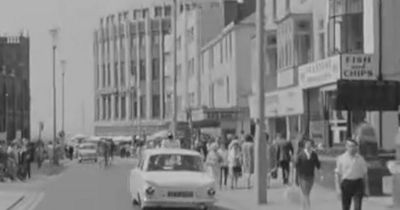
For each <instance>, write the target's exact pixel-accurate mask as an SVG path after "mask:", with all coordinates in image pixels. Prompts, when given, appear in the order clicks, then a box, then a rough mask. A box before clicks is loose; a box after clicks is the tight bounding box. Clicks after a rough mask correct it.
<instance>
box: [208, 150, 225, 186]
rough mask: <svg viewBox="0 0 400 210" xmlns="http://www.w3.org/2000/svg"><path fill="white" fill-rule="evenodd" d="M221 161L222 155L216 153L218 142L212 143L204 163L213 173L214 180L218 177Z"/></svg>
mask: <svg viewBox="0 0 400 210" xmlns="http://www.w3.org/2000/svg"><path fill="white" fill-rule="evenodd" d="M221 162H222V157H221V156H220V155H219V154H218V144H217V143H213V144H212V145H211V146H210V151H209V153H208V155H207V158H206V165H207V166H208V169H209V170H210V172H211V174H212V175H213V177H214V179H215V180H218V179H219V177H220V174H219V173H220V163H221Z"/></svg>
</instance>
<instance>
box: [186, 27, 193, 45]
mask: <svg viewBox="0 0 400 210" xmlns="http://www.w3.org/2000/svg"><path fill="white" fill-rule="evenodd" d="M187 39H188V43H191V42H193V41H194V27H193V26H192V27H190V29H188V30H187Z"/></svg>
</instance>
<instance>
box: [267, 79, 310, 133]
mask: <svg viewBox="0 0 400 210" xmlns="http://www.w3.org/2000/svg"><path fill="white" fill-rule="evenodd" d="M303 114H304V100H303V92H302V90H301V89H300V88H299V87H293V88H287V89H282V90H277V91H274V92H270V93H266V94H265V117H266V127H267V132H268V133H269V134H270V136H271V137H275V136H276V134H278V133H279V134H281V135H282V137H283V138H286V139H293V138H295V137H296V135H297V134H299V133H302V132H303V131H304V129H305V127H304V116H303Z"/></svg>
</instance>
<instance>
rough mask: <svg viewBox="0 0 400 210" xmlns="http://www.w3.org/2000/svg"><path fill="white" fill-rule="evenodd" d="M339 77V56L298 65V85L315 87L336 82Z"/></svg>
mask: <svg viewBox="0 0 400 210" xmlns="http://www.w3.org/2000/svg"><path fill="white" fill-rule="evenodd" d="M339 78H340V56H339V55H337V56H332V57H329V58H326V59H323V60H320V61H317V62H314V63H309V64H305V65H302V66H300V67H299V86H300V87H302V88H311V87H317V86H320V85H323V84H329V83H333V82H336V81H337V80H338V79H339Z"/></svg>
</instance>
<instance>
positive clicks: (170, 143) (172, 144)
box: [161, 132, 181, 148]
mask: <svg viewBox="0 0 400 210" xmlns="http://www.w3.org/2000/svg"><path fill="white" fill-rule="evenodd" d="M161 148H181V142H180V141H179V140H178V139H174V135H173V134H172V133H171V132H169V133H168V135H167V139H164V140H163V141H162V142H161Z"/></svg>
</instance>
